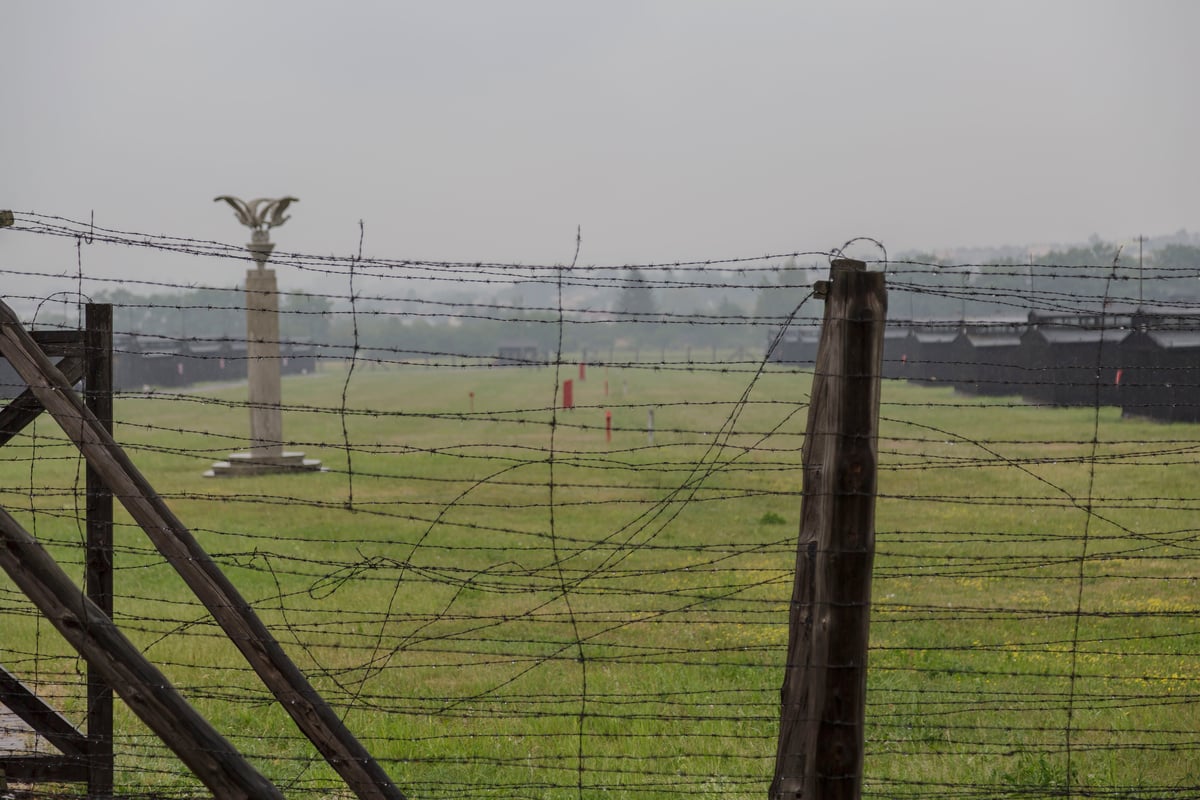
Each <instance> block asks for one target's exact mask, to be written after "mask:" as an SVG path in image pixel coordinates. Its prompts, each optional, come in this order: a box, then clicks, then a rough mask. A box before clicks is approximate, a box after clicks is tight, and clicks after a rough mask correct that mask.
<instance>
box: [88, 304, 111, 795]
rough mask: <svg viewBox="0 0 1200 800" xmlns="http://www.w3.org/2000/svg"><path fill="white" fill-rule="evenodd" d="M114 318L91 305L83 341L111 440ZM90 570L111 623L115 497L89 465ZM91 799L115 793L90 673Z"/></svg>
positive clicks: (96, 410) (98, 679)
mask: <svg viewBox="0 0 1200 800" xmlns="http://www.w3.org/2000/svg"><path fill="white" fill-rule="evenodd" d="M112 333H113V315H112V306H111V305H108V304H97V303H88V305H87V312H86V325H85V332H84V341H83V364H84V366H83V385H84V390H85V394H84V402H85V403H86V405H87V407H88V408H89V409H90V410H91V412H92V413H93V414H95V415H96V420H97V421H98V422H99V424H100V425H101V426H102V427H103V428H104V430H106V431H108V432H109V433H110V434H111V433H112V429H113V352H112ZM85 480H86V486H87V566H86V570H85V573H84V586H85V591H86V592H87V596H88V598H89V599H90V600H91V601H92V602H93V603H95V604H96V608H97V609H99V610H100V611H101V612H103V613H104V614H105V615H107V616H108V617H109V618H110V619H111V618H112V614H113V563H112V553H113V532H112V526H113V497H112V492H111V491H109V489H108V487H107V486H105V485H104V480H103V479H102V478H101V477H100V475H99V473H97V472H96V470H95V469H94V468H93V467H92V465H91V464H88V468H87V477H86V479H85ZM87 697H88V703H87V739H88V798H89V800H101V799H102V798H109V797H112V792H113V690H112V687H111V686H109V684H108V682H107V681H106V680H105V679H104V678H103V677H102V676H101V675H100V673H99V672H98V671H97V670H96V668H95V667H94V666H93V665H92V664H91V663H89V664H88V670H87Z"/></svg>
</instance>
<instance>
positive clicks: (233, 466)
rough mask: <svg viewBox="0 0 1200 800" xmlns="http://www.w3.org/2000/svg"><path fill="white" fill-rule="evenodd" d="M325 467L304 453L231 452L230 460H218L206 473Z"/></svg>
mask: <svg viewBox="0 0 1200 800" xmlns="http://www.w3.org/2000/svg"><path fill="white" fill-rule="evenodd" d="M324 471H325V467H322V466H321V462H320V461H318V460H316V459H314V458H305V457H304V453H292V452H287V451H284V452H281V453H273V454H272V453H231V454H230V455H229V460H228V461H217V462H216V463H214V464H213V465H212V469H210V470H208V471H207V472H205V473H204V477H206V478H228V477H237V476H239V475H274V474H278V473H282V472H324Z"/></svg>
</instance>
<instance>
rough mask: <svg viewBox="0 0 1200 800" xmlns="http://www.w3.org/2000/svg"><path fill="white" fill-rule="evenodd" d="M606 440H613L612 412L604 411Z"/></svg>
mask: <svg viewBox="0 0 1200 800" xmlns="http://www.w3.org/2000/svg"><path fill="white" fill-rule="evenodd" d="M604 441H606V442H611V441H612V412H611V411H607V410H606V411H605V412H604Z"/></svg>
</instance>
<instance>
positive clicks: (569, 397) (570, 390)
mask: <svg viewBox="0 0 1200 800" xmlns="http://www.w3.org/2000/svg"><path fill="white" fill-rule="evenodd" d="M562 407H563V408H574V407H575V384H574V382H572V381H563V397H562Z"/></svg>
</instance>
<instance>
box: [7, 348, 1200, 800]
mask: <svg viewBox="0 0 1200 800" xmlns="http://www.w3.org/2000/svg"><path fill="white" fill-rule="evenodd" d="M346 377H347V374H346V371H345V367H343V366H340V365H336V364H335V365H327V367H326V369H325V370H323V371H322V372H320V373H318V374H316V375H313V376H307V377H303V378H294V379H287V380H285V383H284V397H285V399H286V402H287V403H288V404H289V406H291V407H292V409H293V410H290V411H289V412H287V414H285V421H284V431H285V436H286V437H287V438H288V439H289V440H291V441H293V442H295V443H296V445H295V449H299V450H303V451H305V452H306V454H307V455H308V456H309V457H313V458H319V459H321V460H322V462H323V463H324V464H325V465H326V466H327V467H328V468H329V471H328V472H325V473H322V474H306V475H299V476H264V477H258V478H254V479H246V480H241V481H234V480H228V481H226V480H213V479H204V478H201V477H200V476H201V473H202V472H203V471H204V470H205V469H206V468H207V467H208V466H209V463H210V462H211V461H213V460H216V459H220V458H222V457H224V456H225V455H226V454H227V453H229V452H231V451H233V450H237V449H240V448H242V447H243V446H244V437H245V435H246V429H247V420H246V417H247V412H246V411H245V409H244V408H243V407H242V406H241V403H242V402H243V401H244V393H245V389H244V387H236V386H235V387H210V388H208V389H197V390H191V392H192V393H191V394H189V395H182V396H156V397H123V398H120V399H119V400H118V403H117V416H118V419H119V422H118V425H117V432H116V435H117V438H118V440H119V441H121V442H123V443H125V444H126V445H127V446H128V447H129V449H130V453H131V455H132V457H133V459H134V461H135V462H136V463H137V464H138V466H139V468H140V469H141V470H142V471H143V472H144V473H145V474H146V475H147V476H148V477H149V478H150V480H151V482H152V483H154V485H155V486H156V488H157V489H158V490H159V492H160V493H161V494H162V495H163V496H164V497H165V498H166V499H167V500H168V502H169V503H170V505H171V506H172V508H173V509H174V510H175V511H176V513H177V514H178V516H179V517H180V518H181V519H182V520H183V521H184V522H185V524H187V525H188V526H189V527H190V528H191V529H192V530H193V532H194V533H195V534H196V535H197V537H198V538H199V540H200V541H201V543H202V544H203V545H204V547H205V548H206V549H207V550H208V552H209V553H211V554H212V555H213V557H214V558H215V559H216V560H217V561H218V562H219V563H220V564H221V565H222V566H223V567H224V568H225V569H226V570H227V571H228V574H229V575H230V577H231V579H232V580H233V582H234V583H235V584H236V585H237V586H238V588H239V589H240V590H241V591H242V593H243V594H244V595H245V596H246V597H247V598H249V599H250V600H251V602H252V603H253V604H254V606H255V607H256V609H257V610H258V611H259V613H260V614H261V615H262V617H263V618H264V620H265V621H266V622H267V624H268V625H269V626H270V627H271V628H272V629H273V630H274V631H275V632H276V634H277V636H278V638H279V639H280V641H281V642H282V644H283V645H284V647H285V648H286V649H287V650H288V652H289V653H290V654H291V655H292V656H293V658H295V659H296V660H297V662H298V663H299V664H300V665H301V667H302V668H303V669H304V670H305V671H306V672H307V673H308V674H309V675H310V677H311V678H312V679H313V681H314V683H315V684H317V686H318V687H319V688H320V689H321V691H322V692H323V693H324V695H325V697H326V698H327V699H328V700H329V701H330V702H331V703H332V704H333V705H334V706H335V707H336V708H337V709H338V711H339V712H340V713H343V714H344V715H345V718H346V721H347V723H348V725H349V727H350V728H351V730H353V731H354V732H355V733H356V735H358V736H359V737H360V739H362V740H363V741H364V743H365V744H366V745H367V747H368V749H369V750H371V751H372V752H373V753H374V754H375V755H376V757H377V758H379V759H380V760H381V761H382V762H383V764H384V766H385V768H386V769H387V770H388V772H389V773H390V774H391V775H392V776H393V778H394V779H395V781H396V783H397V784H398V785H399V786H400V787H401V788H402V789H403V790H404V791H405V792H406V794H408V795H410V796H412V797H414V798H416V797H425V798H438V797H447V798H449V797H455V798H458V797H464V796H470V797H496V798H500V797H503V798H581V797H583V798H599V797H605V798H655V797H666V796H681V795H689V796H702V797H713V798H761V797H764V796H765V795H766V790H767V784H768V783H769V781H770V778H771V774H772V769H773V763H774V756H775V737H776V734H777V731H778V715H779V708H778V700H779V688H780V683H781V681H782V671H783V664H784V660H785V657H786V652H785V648H786V642H787V606H788V601H789V599H790V595H791V582H792V569H793V563H794V558H795V552H794V551H795V538H796V531H797V525H798V519H799V507H800V492H799V490H800V446H801V444H802V441H803V433H804V425H805V418H806V414H807V406H806V402H807V391H808V383H809V378H808V376H807V375H805V374H803V373H799V374H797V373H793V372H785V371H769V372H767V373H766V374H764V375H762V376H761V377H756V375H755V372H754V367H753V366H746V365H730V367H729V369H727V370H721V369H713V368H711V367H710V366H706V367H704V368H697V369H695V370H691V369H685V368H671V369H655V368H653V367H652V366H650V365H643V366H640V367H637V368H624V369H617V368H612V369H605V368H603V367H597V366H593V367H591V368H590V369H589V371H588V373H587V377H586V380H583V381H580V380H579V378H578V375H577V374H575V369H574V367H573V366H572V367H571V368H570V369H567V368H565V367H564V369H563V370H562V372H561V374H559V375H557V376H556V373H555V371H554V370H552V369H550V368H543V369H517V368H505V369H483V368H425V367H419V366H414V367H408V368H392V369H375V370H372V369H366V368H364V367H363V366H362V365H359V366H358V367H357V368H356V369H355V371H354V372H353V375H352V379H351V380H350V381H349V383H348V384H347V381H346ZM563 378H572V379H574V380H575V386H574V389H575V400H576V408H575V409H573V410H568V411H563V410H559V411H554V410H552V409H553V400H554V397H555V394H554V393H555V387H556V383H557V382H558V381H559V380H561V379H563ZM606 390H607V391H606ZM472 395H473V396H472ZM883 398H884V405H883V409H882V416H883V420H882V423H881V436H880V461H881V474H880V479H879V491H880V497H879V499H878V506H877V530H878V536H877V542H878V552H877V557H876V574H875V581H874V587H873V598H874V615H873V621H872V631H871V640H872V649H871V653H870V678H869V696H868V703H869V707H868V730H867V762H866V791H865V793H866V794H867V795H868V796H871V797H879V798H892V797H917V796H920V797H980V798H984V797H987V798H993V797H1022V798H1030V797H1061V796H1063V795H1064V794H1066V791H1067V789H1068V787H1069V789H1070V794H1071V795H1072V796H1080V797H1082V796H1104V797H1130V798H1133V797H1136V798H1160V797H1161V798H1167V797H1173V798H1174V797H1185V796H1196V795H1197V794H1200V736H1198V735H1197V730H1198V729H1200V588H1198V587H1197V584H1196V577H1197V572H1198V570H1197V560H1196V559H1197V552H1198V550H1200V536H1198V534H1197V529H1200V525H1197V524H1196V513H1197V508H1198V507H1200V492H1198V490H1197V486H1198V485H1200V482H1198V478H1200V460H1198V458H1197V453H1198V451H1200V430H1197V429H1196V428H1195V427H1193V426H1185V425H1162V424H1153V423H1146V422H1138V421H1135V420H1122V419H1119V418H1118V412H1117V410H1115V409H1111V408H1104V409H1101V410H1100V411H1099V413H1098V414H1097V413H1096V412H1095V411H1093V410H1090V409H1047V408H1031V407H1026V406H1022V405H1020V404H1019V403H1017V402H1016V401H1015V399H1012V398H1003V399H1000V400H996V399H992V400H986V401H985V400H982V399H977V398H968V397H963V396H960V395H955V394H953V393H952V392H951V391H950V390H947V389H943V388H930V387H916V386H911V385H907V384H902V383H891V382H889V383H886V384H885V388H884V394H883ZM343 410H344V412H345V413H342V412H343ZM606 410H607V411H611V414H612V426H613V430H612V437H611V441H608V439H607V437H606V433H605V411H606ZM651 410H653V419H654V432H653V436H652V437H651V435H650V434H649V433H648V431H647V422H648V417H649V415H650V412H651ZM0 457H3V458H4V459H5V460H4V461H3V462H0V480H2V486H3V493H4V494H3V497H4V502H5V504H6V507H7V508H9V509H10V510H11V511H12V512H13V513H14V514H15V515H16V516H18V518H19V519H21V520H22V521H23V522H24V523H25V524H27V525H28V527H29V529H30V530H31V531H32V532H34V533H35V534H36V535H37V536H38V537H39V538H41V539H42V540H43V541H45V542H47V543H48V544H49V545H50V546H51V547H52V550H53V552H54V553H55V554H56V556H57V557H59V558H60V560H61V561H62V562H63V563H64V564H66V565H67V566H68V567H69V569H70V570H71V571H72V572H73V574H78V573H79V572H80V567H79V563H80V548H79V543H80V541H81V537H82V534H81V530H80V529H81V525H80V522H79V518H80V515H81V509H82V499H81V498H77V490H79V489H81V487H82V467H81V465H80V463H79V461H78V459H77V458H76V457H75V455H74V453H73V452H72V451H71V449H70V448H69V447H66V446H65V445H64V443H63V442H62V439H61V437H60V435H59V434H58V432H57V429H56V428H55V427H54V426H53V425H52V423H50V422H49V421H48V420H42V421H41V422H39V423H38V426H37V428H36V430H34V429H30V430H27V432H26V435H25V436H23V437H21V438H20V439H18V440H16V441H15V442H14V443H12V444H10V445H9V446H8V447H6V448H5V449H4V451H3V452H2V453H0ZM126 519H127V518H126V517H124V516H121V520H123V521H124V520H126ZM116 540H117V553H116V561H117V573H116V586H117V595H118V598H117V612H116V616H117V621H118V623H119V624H120V625H121V626H122V628H123V629H124V630H125V631H126V632H127V634H128V635H129V636H130V638H132V639H133V640H134V641H135V642H136V643H137V644H138V645H139V646H141V648H142V649H143V650H144V652H145V653H146V655H147V656H148V657H149V658H150V659H152V660H153V661H154V662H155V663H156V664H158V665H159V666H160V667H161V668H162V669H163V670H164V671H165V672H166V673H167V674H168V676H169V677H170V678H171V679H172V681H173V682H174V683H175V684H176V685H177V686H178V687H180V688H181V690H183V691H184V693H185V694H186V695H187V696H188V697H189V698H190V699H191V700H192V701H193V702H194V704H195V705H196V706H197V707H198V708H199V709H200V710H201V711H202V713H203V714H205V716H207V717H208V718H209V719H210V720H212V721H213V722H214V723H215V724H216V725H217V727H218V728H219V729H220V730H221V731H222V732H223V733H224V734H225V735H226V736H227V737H229V738H230V739H231V740H232V741H233V743H234V744H235V745H236V746H238V747H239V748H240V749H242V750H243V751H244V752H246V753H247V754H248V755H250V756H251V758H252V759H253V760H254V762H255V763H256V765H258V766H259V767H260V768H261V769H263V770H264V771H265V772H266V773H267V774H268V775H269V776H271V777H272V778H273V779H274V780H276V781H277V782H278V783H279V785H280V786H281V787H283V788H284V790H285V793H286V794H288V795H289V796H308V797H330V796H336V795H337V794H338V792H339V790H338V788H337V787H338V786H339V781H338V779H337V778H336V776H335V775H333V773H332V772H331V771H330V770H329V769H328V768H327V767H326V766H325V765H324V764H323V762H321V761H320V759H319V757H317V756H316V755H315V754H314V752H313V750H312V748H311V746H309V745H308V743H307V742H306V741H305V740H304V739H303V738H302V737H301V736H300V734H299V733H298V732H297V731H296V729H295V728H294V726H293V725H292V724H291V722H290V720H288V719H287V717H286V715H285V714H284V713H283V712H281V711H280V710H279V709H277V708H276V707H274V705H273V704H272V703H271V701H270V698H269V696H268V695H267V693H266V692H265V690H264V689H263V688H262V686H261V684H260V683H259V682H258V680H257V677H256V676H255V675H254V674H253V672H251V671H250V670H249V669H248V668H247V667H246V665H245V663H244V662H243V661H242V660H241V658H240V657H239V656H238V655H237V654H236V652H235V650H234V649H233V647H232V646H231V645H229V644H228V643H227V642H225V641H224V639H223V637H222V636H221V634H220V631H219V629H217V628H216V627H215V626H214V625H213V624H212V623H211V622H210V620H209V619H208V617H207V615H206V613H205V612H204V609H203V608H202V607H201V606H200V605H199V604H198V603H197V602H196V601H195V600H194V599H193V598H191V597H190V595H189V594H188V593H187V591H186V589H185V588H184V587H183V585H182V583H181V582H180V580H179V579H178V578H177V577H176V576H175V575H174V573H173V572H172V571H171V570H170V569H169V568H168V567H166V566H165V565H164V564H163V563H162V559H161V558H160V557H159V555H158V554H157V552H156V551H154V550H153V549H152V548H151V547H150V545H149V543H148V541H147V539H146V538H145V536H144V535H143V534H142V533H141V532H140V531H139V530H137V529H135V528H132V527H130V526H129V525H128V524H127V523H123V524H122V525H121V526H120V527H119V529H118V531H117V535H116ZM0 598H3V605H2V606H0V633H2V636H0V643H2V644H0V648H2V649H0V662H2V663H4V665H5V666H7V667H8V668H9V669H10V670H12V671H14V672H16V673H18V674H19V675H21V676H22V677H23V678H26V679H27V680H29V682H31V683H33V684H35V685H37V686H38V687H39V690H41V691H43V692H44V693H45V694H47V695H51V696H55V697H58V698H60V700H59V702H60V704H61V706H62V708H63V709H64V710H65V713H67V714H68V716H71V717H72V718H73V719H76V720H78V719H80V718H81V714H82V706H83V700H82V692H81V690H80V685H81V680H82V678H81V674H82V665H81V664H80V662H79V661H78V660H77V659H76V658H75V657H74V656H73V654H71V653H70V652H69V651H68V649H67V648H66V647H65V645H63V644H61V642H60V641H59V640H58V638H57V636H56V634H55V633H54V631H53V630H52V629H51V628H50V627H49V625H48V624H47V623H45V622H44V621H39V619H38V617H37V615H35V614H33V613H31V611H30V609H29V607H28V604H27V602H26V601H25V600H24V599H23V598H22V597H20V596H19V595H17V594H15V593H14V591H13V590H12V588H11V583H10V582H8V580H7V579H6V578H5V579H3V580H0ZM117 728H118V731H119V732H120V735H119V740H118V751H119V754H120V756H119V775H118V780H119V781H120V782H121V783H122V784H123V785H124V786H126V787H128V788H131V789H132V790H136V791H141V792H158V793H161V794H164V795H166V794H172V793H180V794H187V793H189V792H196V791H197V790H196V784H195V783H194V782H193V781H192V780H191V779H190V778H189V777H188V776H186V775H181V774H180V772H181V770H182V768H181V767H180V766H179V765H178V763H177V762H176V760H175V759H174V758H173V757H172V756H171V755H170V754H169V753H168V752H166V751H165V749H164V748H163V747H162V746H161V745H160V744H158V743H157V742H156V741H155V740H154V739H153V737H151V736H149V735H148V734H147V732H146V731H145V730H144V729H143V728H142V727H141V726H140V724H139V723H138V722H137V721H136V720H135V719H132V718H131V717H130V715H129V714H128V713H127V712H125V711H124V710H123V709H122V710H121V711H120V712H119V716H118V720H117ZM1068 770H1069V774H1068Z"/></svg>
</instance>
